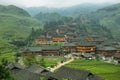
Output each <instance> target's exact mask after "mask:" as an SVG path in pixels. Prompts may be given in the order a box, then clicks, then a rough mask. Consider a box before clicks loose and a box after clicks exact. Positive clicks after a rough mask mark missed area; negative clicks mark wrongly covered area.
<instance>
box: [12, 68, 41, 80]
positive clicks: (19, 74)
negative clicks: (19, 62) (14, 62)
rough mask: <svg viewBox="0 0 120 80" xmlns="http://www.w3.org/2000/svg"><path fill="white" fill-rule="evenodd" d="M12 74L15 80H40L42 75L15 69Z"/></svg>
mask: <svg viewBox="0 0 120 80" xmlns="http://www.w3.org/2000/svg"><path fill="white" fill-rule="evenodd" d="M11 72H12V75H13V76H14V78H15V80H40V75H38V74H34V73H32V72H30V71H28V70H25V69H13V70H11Z"/></svg>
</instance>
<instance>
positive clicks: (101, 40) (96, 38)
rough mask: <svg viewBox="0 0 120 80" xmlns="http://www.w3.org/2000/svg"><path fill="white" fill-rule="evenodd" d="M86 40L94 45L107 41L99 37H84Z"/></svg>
mask: <svg viewBox="0 0 120 80" xmlns="http://www.w3.org/2000/svg"><path fill="white" fill-rule="evenodd" d="M86 38H87V40H88V41H89V42H94V43H96V44H101V43H103V42H104V41H106V40H107V38H106V37H104V36H101V35H89V36H86Z"/></svg>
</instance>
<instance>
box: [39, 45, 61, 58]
mask: <svg viewBox="0 0 120 80" xmlns="http://www.w3.org/2000/svg"><path fill="white" fill-rule="evenodd" d="M41 48H42V55H43V56H59V55H60V54H61V48H60V47H58V46H49V45H47V46H41Z"/></svg>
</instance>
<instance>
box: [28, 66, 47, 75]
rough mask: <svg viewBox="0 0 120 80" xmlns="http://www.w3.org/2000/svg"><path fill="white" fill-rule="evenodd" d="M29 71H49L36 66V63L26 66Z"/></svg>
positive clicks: (39, 72) (38, 72)
mask: <svg viewBox="0 0 120 80" xmlns="http://www.w3.org/2000/svg"><path fill="white" fill-rule="evenodd" d="M28 70H29V71H30V72H33V73H36V74H42V73H44V72H49V71H48V70H47V69H45V68H44V67H42V66H38V65H37V64H33V65H32V66H30V67H29V68H28Z"/></svg>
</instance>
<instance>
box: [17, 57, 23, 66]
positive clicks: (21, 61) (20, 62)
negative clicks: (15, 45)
mask: <svg viewBox="0 0 120 80" xmlns="http://www.w3.org/2000/svg"><path fill="white" fill-rule="evenodd" d="M18 63H19V64H21V65H24V62H23V58H22V57H19V60H18Z"/></svg>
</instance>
